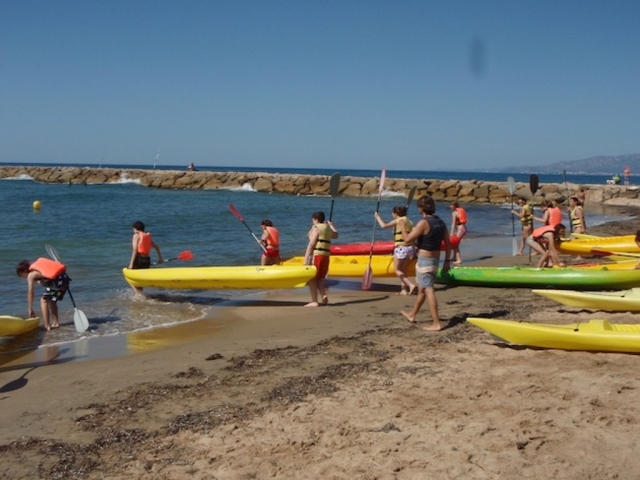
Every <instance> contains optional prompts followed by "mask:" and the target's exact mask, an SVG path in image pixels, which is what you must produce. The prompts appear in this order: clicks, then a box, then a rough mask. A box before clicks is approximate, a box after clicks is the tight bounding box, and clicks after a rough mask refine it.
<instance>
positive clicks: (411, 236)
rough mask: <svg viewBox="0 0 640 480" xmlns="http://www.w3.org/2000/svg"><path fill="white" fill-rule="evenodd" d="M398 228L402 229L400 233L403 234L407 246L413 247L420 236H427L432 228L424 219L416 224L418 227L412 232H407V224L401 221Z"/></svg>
mask: <svg viewBox="0 0 640 480" xmlns="http://www.w3.org/2000/svg"><path fill="white" fill-rule="evenodd" d="M398 226H399V227H400V231H401V232H402V239H403V240H404V242H405V243H406V244H407V245H412V244H413V243H415V241H416V240H417V239H418V237H419V236H420V235H426V234H427V233H429V230H430V229H431V227H429V222H427V221H426V220H424V219H422V220H420V221H419V222H418V223H416V225H415V226H414V227H413V229H412V230H411V231H410V232H407V224H406V222H404V221H399V222H398Z"/></svg>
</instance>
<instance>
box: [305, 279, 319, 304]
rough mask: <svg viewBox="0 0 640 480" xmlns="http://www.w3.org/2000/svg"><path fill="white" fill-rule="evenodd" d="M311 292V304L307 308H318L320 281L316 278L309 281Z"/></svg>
mask: <svg viewBox="0 0 640 480" xmlns="http://www.w3.org/2000/svg"><path fill="white" fill-rule="evenodd" d="M309 292H310V293H311V302H310V303H307V304H306V305H305V307H317V306H318V305H319V303H318V281H317V280H316V279H315V278H312V279H311V280H309Z"/></svg>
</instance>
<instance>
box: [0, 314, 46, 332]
mask: <svg viewBox="0 0 640 480" xmlns="http://www.w3.org/2000/svg"><path fill="white" fill-rule="evenodd" d="M39 325H40V318H39V317H33V318H22V317H13V316H11V315H0V337H15V336H16V335H22V334H23V333H28V332H31V331H33V330H35V329H36V328H38V326H39Z"/></svg>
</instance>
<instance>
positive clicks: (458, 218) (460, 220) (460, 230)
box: [449, 202, 467, 265]
mask: <svg viewBox="0 0 640 480" xmlns="http://www.w3.org/2000/svg"><path fill="white" fill-rule="evenodd" d="M449 231H450V232H451V236H455V237H458V238H459V239H460V241H459V242H458V243H457V244H456V245H455V246H454V245H453V244H452V245H451V246H452V247H453V260H452V262H451V263H453V264H454V265H460V264H461V263H462V256H461V255H460V243H461V242H462V238H463V237H464V236H465V235H466V234H467V211H466V210H465V209H464V208H462V207H461V206H460V204H459V203H458V202H453V203H452V204H451V228H450V229H449Z"/></svg>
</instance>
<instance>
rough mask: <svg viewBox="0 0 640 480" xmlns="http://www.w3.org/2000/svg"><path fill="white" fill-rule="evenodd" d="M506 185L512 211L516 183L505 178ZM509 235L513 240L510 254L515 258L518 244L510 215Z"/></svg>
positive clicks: (511, 179)
mask: <svg viewBox="0 0 640 480" xmlns="http://www.w3.org/2000/svg"><path fill="white" fill-rule="evenodd" d="M507 183H508V184H509V193H510V194H511V210H513V192H515V191H516V181H515V180H514V179H513V177H507ZM511 234H512V237H513V239H512V240H511V253H512V255H513V256H514V257H515V256H516V255H517V254H518V242H517V240H516V224H515V219H514V218H513V213H512V214H511Z"/></svg>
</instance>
